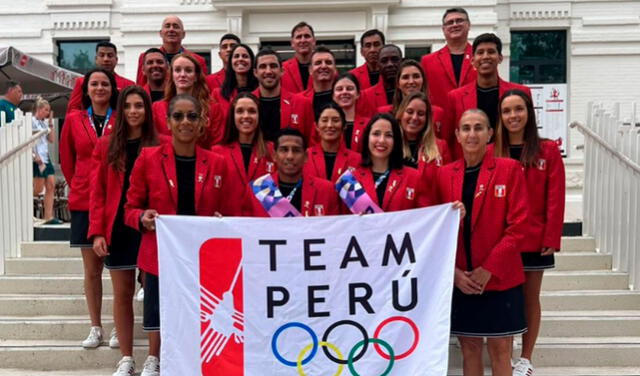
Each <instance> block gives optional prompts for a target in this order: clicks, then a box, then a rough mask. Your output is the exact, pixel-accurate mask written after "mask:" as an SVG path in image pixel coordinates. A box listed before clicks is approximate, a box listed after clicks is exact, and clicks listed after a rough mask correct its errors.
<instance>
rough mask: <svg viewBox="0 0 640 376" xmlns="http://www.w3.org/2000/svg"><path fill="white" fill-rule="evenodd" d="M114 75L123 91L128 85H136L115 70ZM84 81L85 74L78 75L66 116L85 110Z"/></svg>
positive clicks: (117, 84)
mask: <svg viewBox="0 0 640 376" xmlns="http://www.w3.org/2000/svg"><path fill="white" fill-rule="evenodd" d="M113 75H114V76H115V78H116V86H117V87H118V91H122V89H124V88H125V87H127V86H131V85H135V82H133V81H131V80H130V79H128V78H124V77H122V76H119V75H118V74H117V73H115V72H113ZM83 82H84V76H83V77H78V78H77V79H76V84H75V85H74V86H73V91H71V97H69V103H68V104H67V113H66V114H65V117H67V116H69V115H70V114H71V111H74V110H84V106H83V105H82V83H83Z"/></svg>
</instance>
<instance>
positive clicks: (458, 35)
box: [442, 12, 471, 41]
mask: <svg viewBox="0 0 640 376" xmlns="http://www.w3.org/2000/svg"><path fill="white" fill-rule="evenodd" d="M470 27H471V24H470V23H469V19H468V18H467V16H466V15H465V14H464V13H455V12H454V13H449V14H447V16H446V17H445V18H444V21H443V22H442V33H443V34H444V38H445V39H446V40H447V41H454V40H465V41H466V40H467V37H468V36H469V28H470Z"/></svg>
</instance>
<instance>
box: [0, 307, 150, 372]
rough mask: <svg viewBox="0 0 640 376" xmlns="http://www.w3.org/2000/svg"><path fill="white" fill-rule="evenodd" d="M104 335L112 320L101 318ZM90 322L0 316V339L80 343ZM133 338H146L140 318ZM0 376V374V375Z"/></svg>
mask: <svg viewBox="0 0 640 376" xmlns="http://www.w3.org/2000/svg"><path fill="white" fill-rule="evenodd" d="M102 325H103V329H104V333H105V335H109V333H110V332H111V329H112V328H113V327H114V324H113V318H106V317H103V319H102ZM90 326H91V321H90V320H89V319H88V317H87V316H84V317H83V316H52V317H48V318H42V317H2V316H0V338H2V339H4V340H49V339H52V338H55V339H58V340H75V341H78V343H80V341H82V340H83V339H85V338H86V336H87V334H89V327H90ZM133 332H134V338H138V339H144V338H147V336H146V334H144V332H143V331H142V317H137V318H136V321H135V324H134V326H133ZM0 375H1V374H0Z"/></svg>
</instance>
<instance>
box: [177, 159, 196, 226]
mask: <svg viewBox="0 0 640 376" xmlns="http://www.w3.org/2000/svg"><path fill="white" fill-rule="evenodd" d="M176 174H177V178H178V210H177V212H176V214H179V215H196V202H195V192H196V186H195V184H196V183H195V180H196V179H195V176H196V157H181V156H179V155H176Z"/></svg>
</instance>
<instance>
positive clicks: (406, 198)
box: [353, 113, 422, 212]
mask: <svg viewBox="0 0 640 376" xmlns="http://www.w3.org/2000/svg"><path fill="white" fill-rule="evenodd" d="M363 142H364V147H363V148H362V163H361V164H360V166H358V167H357V168H356V170H355V171H354V173H353V174H354V176H355V177H356V179H357V180H358V182H360V184H361V185H362V187H363V188H364V189H365V191H366V192H367V194H368V195H369V197H370V198H371V199H372V200H373V202H374V203H376V204H377V205H378V206H379V207H380V208H381V209H382V210H383V211H385V212H388V211H397V210H404V209H414V208H417V207H421V206H422V204H421V201H420V197H419V192H420V191H421V190H420V187H419V184H420V175H419V174H418V171H417V170H416V169H414V168H411V167H406V166H404V158H403V156H402V130H401V129H400V125H398V122H397V121H396V119H395V118H393V116H391V114H388V113H380V114H376V115H374V116H373V117H372V118H371V120H370V121H369V124H367V127H366V128H365V131H364V135H363Z"/></svg>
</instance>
